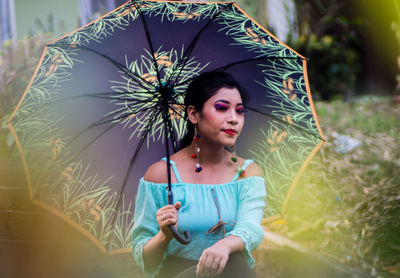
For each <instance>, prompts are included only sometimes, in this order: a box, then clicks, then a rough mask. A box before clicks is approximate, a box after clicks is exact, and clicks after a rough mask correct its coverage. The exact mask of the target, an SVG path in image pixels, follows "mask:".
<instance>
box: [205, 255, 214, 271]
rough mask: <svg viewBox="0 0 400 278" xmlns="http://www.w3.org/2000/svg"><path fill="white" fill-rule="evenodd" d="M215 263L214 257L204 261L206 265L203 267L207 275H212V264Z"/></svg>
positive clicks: (208, 257)
mask: <svg viewBox="0 0 400 278" xmlns="http://www.w3.org/2000/svg"><path fill="white" fill-rule="evenodd" d="M213 261H214V256H209V255H208V256H207V258H206V259H205V261H204V265H203V273H204V274H205V275H210V274H211V273H212V266H211V265H212V264H213Z"/></svg>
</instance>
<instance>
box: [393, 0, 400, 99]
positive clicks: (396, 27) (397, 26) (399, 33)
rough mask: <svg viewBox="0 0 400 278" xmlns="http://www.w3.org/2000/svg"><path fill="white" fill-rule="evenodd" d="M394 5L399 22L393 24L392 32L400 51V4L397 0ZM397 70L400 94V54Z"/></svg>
mask: <svg viewBox="0 0 400 278" xmlns="http://www.w3.org/2000/svg"><path fill="white" fill-rule="evenodd" d="M393 2H394V5H395V7H396V13H397V16H398V21H394V22H392V30H393V32H394V33H395V34H396V38H397V45H398V48H399V49H400V7H399V6H400V5H399V3H397V2H396V0H393ZM397 55H398V56H397V68H398V74H397V76H396V81H397V86H396V90H397V92H400V52H398V53H397Z"/></svg>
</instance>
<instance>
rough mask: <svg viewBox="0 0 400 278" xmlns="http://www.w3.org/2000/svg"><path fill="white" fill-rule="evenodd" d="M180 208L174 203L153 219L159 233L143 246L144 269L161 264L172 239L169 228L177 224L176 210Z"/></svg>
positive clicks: (162, 209) (159, 211)
mask: <svg viewBox="0 0 400 278" xmlns="http://www.w3.org/2000/svg"><path fill="white" fill-rule="evenodd" d="M180 207H181V203H180V202H176V203H175V204H174V205H173V206H172V205H166V206H164V207H162V208H160V209H159V210H158V211H157V213H156V215H155V217H156V219H157V223H158V226H159V227H160V231H159V232H158V233H157V234H155V235H154V236H153V237H152V238H151V239H149V240H148V241H147V243H146V244H145V245H144V246H143V254H142V256H143V260H144V264H145V267H149V268H152V267H154V266H156V265H158V264H159V263H160V262H161V260H162V258H163V256H164V253H165V251H166V250H167V247H168V244H169V242H170V241H171V239H172V238H173V236H172V233H171V230H170V229H169V226H170V225H176V224H177V223H178V210H179V208H180Z"/></svg>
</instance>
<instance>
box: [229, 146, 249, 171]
mask: <svg viewBox="0 0 400 278" xmlns="http://www.w3.org/2000/svg"><path fill="white" fill-rule="evenodd" d="M231 160H232V162H233V163H236V162H237V157H236V145H233V148H232V157H231ZM235 167H236V172H239V176H240V177H243V176H244V175H246V171H245V170H243V169H239V167H238V166H237V165H235Z"/></svg>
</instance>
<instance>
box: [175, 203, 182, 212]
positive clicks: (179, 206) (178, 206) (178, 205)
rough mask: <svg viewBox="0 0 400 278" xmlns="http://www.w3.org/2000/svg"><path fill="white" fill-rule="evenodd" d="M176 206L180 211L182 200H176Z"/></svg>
mask: <svg viewBox="0 0 400 278" xmlns="http://www.w3.org/2000/svg"><path fill="white" fill-rule="evenodd" d="M174 208H175V209H176V210H177V211H178V210H179V209H180V208H181V202H179V201H178V202H176V203H175V204H174Z"/></svg>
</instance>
